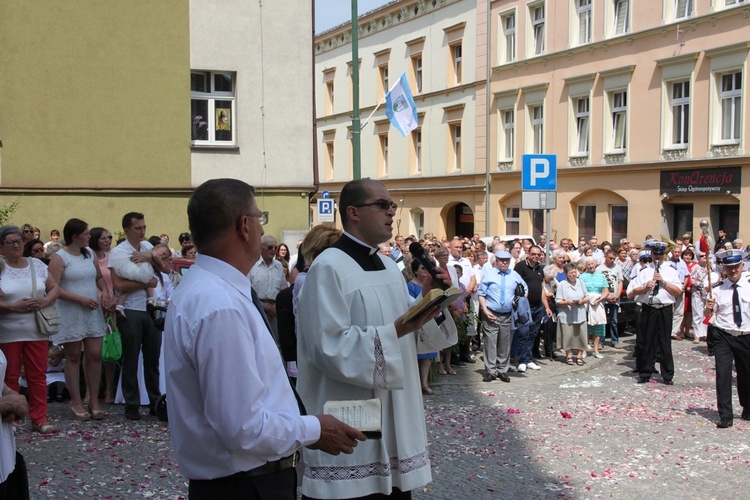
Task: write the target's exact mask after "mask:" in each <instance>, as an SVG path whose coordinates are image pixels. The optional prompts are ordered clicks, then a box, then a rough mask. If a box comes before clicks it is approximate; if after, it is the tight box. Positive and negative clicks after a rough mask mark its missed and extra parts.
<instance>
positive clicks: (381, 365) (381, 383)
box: [372, 332, 386, 389]
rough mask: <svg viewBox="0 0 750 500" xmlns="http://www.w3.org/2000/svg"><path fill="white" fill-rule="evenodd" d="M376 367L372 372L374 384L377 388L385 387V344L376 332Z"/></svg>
mask: <svg viewBox="0 0 750 500" xmlns="http://www.w3.org/2000/svg"><path fill="white" fill-rule="evenodd" d="M374 343H375V346H374V348H375V369H374V370H373V373H372V385H373V387H375V388H376V389H385V388H386V384H385V380H386V378H385V356H383V344H381V343H380V335H378V332H375V341H374Z"/></svg>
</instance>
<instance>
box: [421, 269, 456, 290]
mask: <svg viewBox="0 0 750 500" xmlns="http://www.w3.org/2000/svg"><path fill="white" fill-rule="evenodd" d="M435 271H436V273H437V277H438V280H439V281H442V282H443V283H445V284H446V285H448V287H451V286H453V282H452V281H451V276H450V274H448V271H443V270H442V269H440V268H439V267H436V268H435ZM427 276H428V278H427V279H426V280H425V282H424V283H422V295H427V292H429V291H430V290H432V289H433V288H440V285H439V284H438V283H439V281H438V282H436V281H435V279H434V278H433V277H432V275H431V274H429V273H428V274H427Z"/></svg>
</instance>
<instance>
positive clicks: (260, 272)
mask: <svg viewBox="0 0 750 500" xmlns="http://www.w3.org/2000/svg"><path fill="white" fill-rule="evenodd" d="M250 279H251V280H252V281H253V288H254V289H255V293H257V294H258V297H259V298H260V299H261V300H273V301H275V300H276V296H277V295H278V294H279V292H280V291H282V290H283V289H284V288H286V287H288V286H289V283H287V281H286V277H285V276H284V265H283V264H282V263H281V262H280V261H279V260H278V259H271V262H270V263H269V264H266V263H265V261H264V260H263V257H261V258H260V259H259V260H258V262H256V263H255V265H254V266H253V268H252V269H251V270H250Z"/></svg>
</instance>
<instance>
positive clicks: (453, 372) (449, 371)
mask: <svg viewBox="0 0 750 500" xmlns="http://www.w3.org/2000/svg"><path fill="white" fill-rule="evenodd" d="M446 373H447V374H448V375H455V374H456V372H455V371H454V370H453V368H450V369H449V370H447V371H446Z"/></svg>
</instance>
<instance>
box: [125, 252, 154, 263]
mask: <svg viewBox="0 0 750 500" xmlns="http://www.w3.org/2000/svg"><path fill="white" fill-rule="evenodd" d="M130 260H131V261H132V262H153V261H152V260H151V252H134V253H133V254H132V255H131V256H130Z"/></svg>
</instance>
